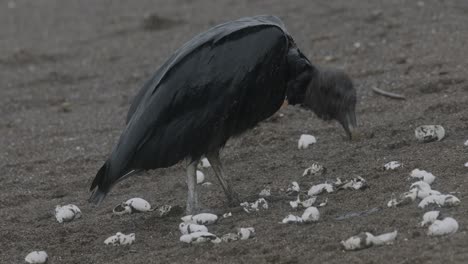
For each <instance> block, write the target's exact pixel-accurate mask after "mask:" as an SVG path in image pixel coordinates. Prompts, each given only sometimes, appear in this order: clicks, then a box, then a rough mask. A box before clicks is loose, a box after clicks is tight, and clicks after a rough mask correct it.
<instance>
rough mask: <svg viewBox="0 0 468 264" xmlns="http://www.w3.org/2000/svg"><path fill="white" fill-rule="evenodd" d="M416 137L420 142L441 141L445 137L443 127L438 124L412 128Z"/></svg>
mask: <svg viewBox="0 0 468 264" xmlns="http://www.w3.org/2000/svg"><path fill="white" fill-rule="evenodd" d="M414 135H415V136H416V139H417V140H418V141H420V142H424V143H427V142H432V141H436V140H437V141H441V140H442V139H443V138H444V137H445V129H444V128H443V127H442V126H439V125H424V126H419V127H417V128H416V129H415V130H414Z"/></svg>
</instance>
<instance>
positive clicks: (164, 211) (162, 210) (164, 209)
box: [158, 204, 172, 217]
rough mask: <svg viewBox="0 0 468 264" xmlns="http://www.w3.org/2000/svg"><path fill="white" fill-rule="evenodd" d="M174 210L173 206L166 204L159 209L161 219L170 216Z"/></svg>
mask: <svg viewBox="0 0 468 264" xmlns="http://www.w3.org/2000/svg"><path fill="white" fill-rule="evenodd" d="M171 210H172V206H170V205H168V204H165V205H162V206H160V207H159V208H158V213H159V216H160V217H163V216H166V215H168V214H169V213H170V212H171Z"/></svg>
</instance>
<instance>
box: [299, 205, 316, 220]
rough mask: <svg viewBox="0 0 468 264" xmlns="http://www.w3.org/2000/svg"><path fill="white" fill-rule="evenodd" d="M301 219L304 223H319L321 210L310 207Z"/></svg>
mask: <svg viewBox="0 0 468 264" xmlns="http://www.w3.org/2000/svg"><path fill="white" fill-rule="evenodd" d="M301 218H302V220H303V221H304V223H309V222H317V221H318V220H319V218H320V213H319V210H318V209H317V208H316V207H309V208H307V209H306V210H305V211H304V213H303V214H302V217H301Z"/></svg>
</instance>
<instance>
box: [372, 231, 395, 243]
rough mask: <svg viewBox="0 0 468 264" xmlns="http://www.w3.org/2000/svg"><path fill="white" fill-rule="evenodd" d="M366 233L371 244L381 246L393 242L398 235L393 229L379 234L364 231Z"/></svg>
mask: <svg viewBox="0 0 468 264" xmlns="http://www.w3.org/2000/svg"><path fill="white" fill-rule="evenodd" d="M366 234H368V238H367V239H368V240H370V242H371V243H372V245H375V246H381V245H387V244H391V243H393V241H394V240H395V238H396V237H397V235H398V232H397V231H396V230H395V231H393V232H390V233H385V234H381V235H379V236H373V235H372V234H370V233H366Z"/></svg>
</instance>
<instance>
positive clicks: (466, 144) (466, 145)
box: [463, 139, 468, 147]
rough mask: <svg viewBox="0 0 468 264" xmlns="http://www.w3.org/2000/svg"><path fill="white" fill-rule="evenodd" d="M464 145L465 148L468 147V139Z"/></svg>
mask: <svg viewBox="0 0 468 264" xmlns="http://www.w3.org/2000/svg"><path fill="white" fill-rule="evenodd" d="M463 145H465V147H468V139H467V140H466V141H465V143H464V144H463Z"/></svg>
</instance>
